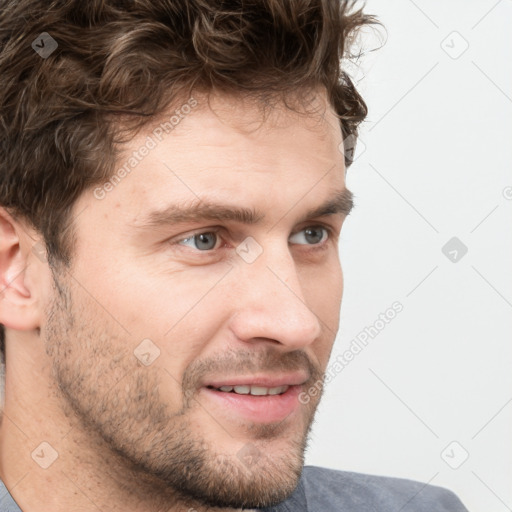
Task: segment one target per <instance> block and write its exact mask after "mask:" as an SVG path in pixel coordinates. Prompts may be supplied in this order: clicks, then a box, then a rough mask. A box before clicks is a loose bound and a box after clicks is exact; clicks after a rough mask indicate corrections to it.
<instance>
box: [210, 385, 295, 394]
mask: <svg viewBox="0 0 512 512" xmlns="http://www.w3.org/2000/svg"><path fill="white" fill-rule="evenodd" d="M288 388H289V386H277V387H275V388H265V387H263V386H221V387H220V388H218V389H219V390H220V391H224V392H225V393H230V392H231V391H234V392H235V393H238V394H239V395H249V394H251V395H253V396H265V395H280V394H282V393H284V392H285V391H286V390H287V389H288Z"/></svg>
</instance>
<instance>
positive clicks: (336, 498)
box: [302, 466, 467, 512]
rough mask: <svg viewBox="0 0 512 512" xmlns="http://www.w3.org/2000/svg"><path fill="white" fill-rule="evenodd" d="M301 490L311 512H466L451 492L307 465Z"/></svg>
mask: <svg viewBox="0 0 512 512" xmlns="http://www.w3.org/2000/svg"><path fill="white" fill-rule="evenodd" d="M302 487H303V492H304V498H305V501H306V503H307V507H308V510H311V511H315V510H323V511H324V512H327V511H331V510H332V511H334V510H338V511H339V510H346V511H347V512H349V511H356V510H357V511H360V510H365V512H366V511H367V512H371V511H375V512H377V511H378V512H386V511H390V512H391V511H396V510H400V511H401V512H467V509H466V508H465V507H464V505H463V504H462V503H461V501H460V500H459V498H457V496H456V495H455V494H454V493H453V492H451V491H449V490H447V489H443V488H442V487H437V486H433V485H428V484H424V483H421V482H416V481H413V480H406V479H402V478H392V477H383V476H374V475H365V474H361V473H352V472H346V471H337V470H333V469H327V468H321V467H316V466H306V467H305V468H304V470H303V474H302ZM362 507H364V508H362Z"/></svg>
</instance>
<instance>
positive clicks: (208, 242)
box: [176, 226, 332, 252]
mask: <svg viewBox="0 0 512 512" xmlns="http://www.w3.org/2000/svg"><path fill="white" fill-rule="evenodd" d="M218 231H220V230H217V231H202V232H198V233H191V234H190V235H189V236H187V237H186V238H182V239H181V240H177V242H176V244H177V245H184V246H185V247H190V248H191V249H194V250H198V251H199V252H209V251H213V250H214V249H216V248H218V247H217V242H218V241H219V235H218ZM331 236H332V230H331V229H330V228H327V227H325V226H308V227H306V228H304V229H302V230H300V231H297V233H293V234H292V235H291V236H290V241H291V242H292V243H294V244H298V245H316V246H322V245H324V242H325V241H326V240H327V239H328V238H329V237H331ZM304 240H305V241H304Z"/></svg>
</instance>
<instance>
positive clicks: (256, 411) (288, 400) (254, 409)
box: [201, 386, 301, 423]
mask: <svg viewBox="0 0 512 512" xmlns="http://www.w3.org/2000/svg"><path fill="white" fill-rule="evenodd" d="M300 390H301V386H290V387H289V388H288V389H287V390H286V391H285V392H284V393H283V394H281V395H264V396H253V395H239V394H237V393H225V392H223V391H217V390H215V389H211V388H201V392H202V393H203V394H204V395H205V396H206V397H207V398H208V399H210V400H212V401H214V402H216V403H217V405H218V406H220V407H222V409H221V410H228V411H233V412H235V414H237V415H239V416H243V417H244V418H245V419H247V420H249V421H253V422H255V423H275V422H280V421H283V420H285V419H286V418H287V417H288V416H290V415H291V414H292V413H293V412H295V411H296V410H297V409H298V407H299V405H300V403H299V400H298V396H299V393H300Z"/></svg>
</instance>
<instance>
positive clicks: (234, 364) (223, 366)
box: [182, 347, 323, 394]
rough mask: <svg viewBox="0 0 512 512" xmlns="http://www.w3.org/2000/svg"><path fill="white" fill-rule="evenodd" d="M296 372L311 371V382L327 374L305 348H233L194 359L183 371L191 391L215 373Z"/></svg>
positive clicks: (186, 389) (185, 386)
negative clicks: (324, 373)
mask: <svg viewBox="0 0 512 512" xmlns="http://www.w3.org/2000/svg"><path fill="white" fill-rule="evenodd" d="M293 371H305V372H307V375H308V376H309V378H308V382H316V381H318V380H320V379H321V378H322V377H323V372H322V371H321V370H320V368H319V366H318V364H317V363H314V362H313V361H312V360H311V358H310V357H309V356H308V355H307V354H306V353H305V352H304V351H302V350H294V351H291V352H282V351H279V350H276V349H274V348H270V347H269V348H267V349H266V350H257V351H256V350H234V349H230V350H228V351H226V352H224V353H222V354H221V355H219V356H215V357H211V358H207V359H201V360H197V361H194V362H192V363H191V364H190V365H189V366H188V367H187V369H186V370H185V372H184V374H183V379H182V389H183V392H184V393H187V394H189V393H190V392H191V391H192V390H194V389H197V388H198V387H199V386H200V385H201V382H204V381H206V380H207V378H208V377H210V378H211V377H212V376H216V377H218V376H222V375H228V374H229V375H247V374H250V373H269V374H276V373H277V374H278V373H284V372H293Z"/></svg>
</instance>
